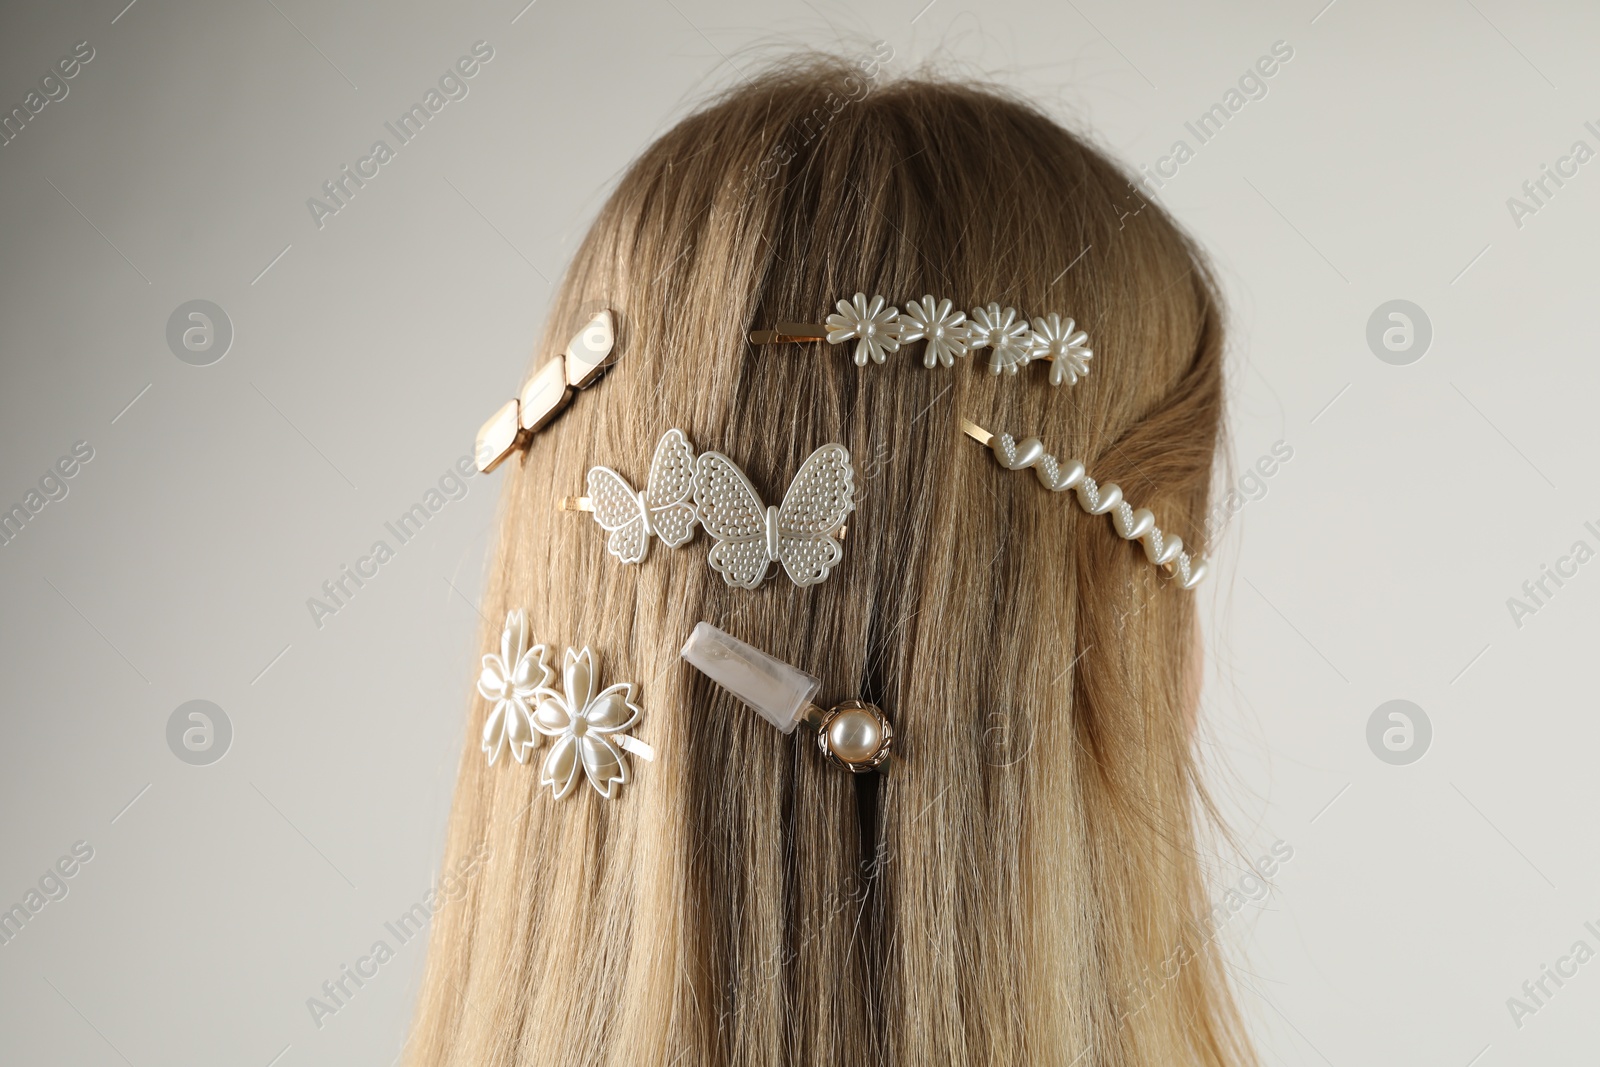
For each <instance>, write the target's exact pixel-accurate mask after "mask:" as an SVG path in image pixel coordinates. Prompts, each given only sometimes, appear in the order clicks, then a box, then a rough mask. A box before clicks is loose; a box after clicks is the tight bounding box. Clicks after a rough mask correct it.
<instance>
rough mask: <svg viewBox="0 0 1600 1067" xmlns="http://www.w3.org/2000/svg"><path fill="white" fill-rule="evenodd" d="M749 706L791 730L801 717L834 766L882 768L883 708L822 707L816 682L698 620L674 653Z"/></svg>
mask: <svg viewBox="0 0 1600 1067" xmlns="http://www.w3.org/2000/svg"><path fill="white" fill-rule="evenodd" d="M678 654H679V655H680V656H682V657H683V658H684V659H685V660H687V661H688V662H689V664H690V665H691V666H693V667H694V668H695V669H696V670H698V671H700V673H701V674H704V675H705V676H706V677H707V678H710V679H711V680H712V681H713V682H716V683H717V684H718V685H720V686H721V687H722V688H724V689H726V690H727V691H728V692H730V693H732V694H733V695H734V696H736V697H738V698H739V700H741V701H743V702H744V704H745V705H747V706H748V707H749V708H750V709H751V710H753V711H754V712H755V713H756V714H757V715H760V716H761V717H762V718H763V719H765V720H767V721H768V722H770V723H771V724H772V725H773V726H776V727H777V728H778V729H779V730H780V731H781V732H783V733H785V734H791V733H793V732H794V728H795V726H796V725H797V724H798V723H800V722H802V721H804V722H805V723H807V724H808V725H810V726H812V727H814V728H815V729H816V731H817V749H818V750H819V751H820V752H821V753H822V754H823V755H824V756H826V757H827V758H828V761H829V762H830V763H832V764H834V765H835V766H838V767H844V768H845V769H846V770H849V771H852V772H854V773H856V774H860V773H862V772H864V771H873V770H879V769H886V768H884V764H885V763H886V762H887V761H888V759H889V750H890V748H891V747H892V746H893V744H894V728H893V726H892V725H891V724H890V723H889V719H888V717H887V716H885V715H884V713H883V709H881V708H879V707H878V706H876V705H874V704H868V703H867V702H865V701H862V700H846V701H844V702H843V703H840V704H835V705H834V706H833V707H831V708H829V709H828V710H826V711H824V710H823V709H822V708H820V707H818V706H817V705H816V704H813V703H812V702H811V701H812V697H814V696H815V695H816V692H817V690H818V688H820V687H821V684H822V683H821V682H819V681H818V680H817V679H816V678H813V677H812V676H811V675H809V674H807V673H805V672H804V671H802V670H799V669H798V668H795V667H791V666H790V665H789V664H787V663H785V662H783V661H782V660H780V659H775V658H774V657H772V656H769V655H767V654H766V653H765V652H763V651H761V650H760V649H759V648H754V647H752V646H750V645H747V644H745V643H744V642H743V641H740V640H739V639H738V638H735V637H731V636H729V635H728V634H725V633H723V632H722V631H721V630H719V629H717V628H716V627H715V626H713V625H711V624H710V623H709V622H702V623H698V624H697V625H696V626H695V628H694V631H693V632H692V633H690V635H689V640H688V642H687V643H686V644H685V645H684V646H683V649H682V650H681V651H680V652H679V653H678Z"/></svg>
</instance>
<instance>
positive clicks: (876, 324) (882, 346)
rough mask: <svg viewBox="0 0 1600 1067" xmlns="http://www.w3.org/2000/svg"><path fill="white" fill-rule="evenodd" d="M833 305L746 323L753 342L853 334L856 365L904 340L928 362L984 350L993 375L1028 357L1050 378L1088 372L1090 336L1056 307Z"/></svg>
mask: <svg viewBox="0 0 1600 1067" xmlns="http://www.w3.org/2000/svg"><path fill="white" fill-rule="evenodd" d="M836 306H837V308H838V310H837V311H835V312H834V313H833V314H831V315H829V316H828V318H827V320H826V321H825V322H824V323H823V324H821V325H817V324H814V323H807V322H780V323H778V324H777V326H776V327H774V328H773V329H770V330H751V331H750V342H751V344H758V345H770V344H791V343H804V342H808V341H826V342H828V343H829V344H831V345H837V344H843V343H845V342H847V341H854V342H855V343H856V345H855V353H854V355H855V361H856V366H858V367H865V366H866V365H867V363H868V361H871V362H873V363H883V362H884V361H885V360H886V359H887V358H888V355H889V353H891V352H897V351H899V350H900V348H901V347H902V346H904V345H909V344H913V343H915V342H917V341H926V342H927V345H926V347H925V348H924V350H923V353H922V363H923V366H926V367H934V366H939V365H943V366H946V367H949V366H953V365H954V364H955V361H956V359H957V358H959V357H962V356H965V355H967V354H968V353H969V352H973V351H976V350H978V349H982V348H987V349H989V350H990V355H989V369H990V370H991V371H992V372H994V373H995V374H999V373H1000V372H1001V371H1005V372H1006V373H1008V374H1015V373H1017V371H1019V370H1020V369H1021V368H1022V367H1023V366H1025V365H1026V364H1029V363H1036V362H1040V361H1046V362H1049V363H1050V384H1051V385H1061V384H1062V383H1063V382H1064V383H1066V384H1067V385H1076V384H1078V381H1079V379H1081V378H1083V377H1084V376H1085V375H1087V374H1088V373H1089V361H1090V360H1091V359H1093V358H1094V351H1093V350H1092V349H1091V348H1090V347H1089V335H1088V334H1087V333H1085V332H1084V331H1082V330H1080V329H1078V325H1077V323H1076V322H1074V321H1073V320H1072V319H1071V318H1070V317H1065V318H1064V317H1063V316H1061V315H1059V314H1056V313H1054V312H1052V313H1050V314H1048V315H1044V316H1041V317H1039V318H1036V319H1031V320H1030V319H1026V318H1023V317H1021V316H1020V315H1019V314H1018V313H1017V309H1016V308H1011V307H1006V308H1003V307H1001V306H1000V305H999V304H989V305H988V306H986V307H980V308H976V309H974V310H973V312H972V317H971V319H968V318H967V316H966V314H965V313H963V312H960V311H956V310H954V304H953V303H952V302H951V301H949V300H945V299H936V298H935V297H933V296H931V295H928V296H924V297H923V298H922V299H921V300H920V301H918V300H913V301H911V302H910V303H909V304H907V305H906V311H905V314H904V315H902V314H901V313H900V311H899V309H898V308H896V307H894V306H892V305H890V304H889V303H888V302H887V301H886V300H884V298H883V297H881V296H876V295H875V296H873V297H872V298H871V299H870V300H869V299H868V298H867V295H866V294H865V293H857V294H856V295H855V296H854V297H852V298H851V299H849V300H841V301H839V302H838V304H837V305H836Z"/></svg>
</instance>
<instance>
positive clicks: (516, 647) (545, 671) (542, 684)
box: [478, 609, 656, 800]
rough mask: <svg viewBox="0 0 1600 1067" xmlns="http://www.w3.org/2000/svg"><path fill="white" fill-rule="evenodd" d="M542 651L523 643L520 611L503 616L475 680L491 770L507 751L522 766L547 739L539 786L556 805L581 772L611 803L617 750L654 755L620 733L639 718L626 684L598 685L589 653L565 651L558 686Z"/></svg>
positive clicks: (617, 776)
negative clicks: (483, 704)
mask: <svg viewBox="0 0 1600 1067" xmlns="http://www.w3.org/2000/svg"><path fill="white" fill-rule="evenodd" d="M547 651H548V650H547V649H546V647H545V646H544V645H542V644H541V645H534V644H530V638H529V636H528V616H527V612H525V611H522V610H520V609H519V610H517V611H512V612H510V613H508V614H507V615H506V625H505V629H504V630H503V631H502V632H501V635H500V652H499V653H498V654H496V653H493V652H491V653H489V654H488V655H486V656H484V657H483V673H482V674H481V675H479V677H478V692H479V693H481V694H482V695H483V697H484V699H485V700H491V701H493V702H494V706H493V708H492V709H491V710H490V712H489V717H488V718H487V719H486V720H485V721H484V725H483V743H482V744H483V751H484V754H485V755H487V756H488V757H489V763H490V765H491V766H492V765H493V764H494V762H495V760H496V759H497V758H499V756H500V753H501V752H503V751H507V750H509V751H510V753H511V755H512V757H513V758H515V759H516V761H517V762H518V763H522V762H524V761H525V760H526V759H527V755H528V750H529V749H531V748H533V747H534V746H535V745H536V744H537V743H538V740H539V737H540V735H543V736H546V737H553V738H555V743H554V744H553V745H552V746H551V749H550V753H549V755H547V756H546V757H545V761H544V766H543V768H542V769H541V771H540V774H539V784H540V785H541V786H544V785H548V786H549V787H550V789H551V792H552V794H553V795H554V796H555V798H556V799H557V800H559V799H561V798H562V797H564V796H566V795H567V794H568V793H569V792H571V790H572V787H573V785H575V784H576V783H577V781H578V769H579V768H580V767H581V768H582V769H583V777H584V778H585V779H587V780H588V782H589V784H590V785H591V786H593V787H594V790H595V792H597V793H599V794H600V795H601V796H602V797H604V798H605V799H607V800H610V799H611V798H612V797H614V796H616V792H617V788H616V787H617V786H618V785H620V784H623V783H626V782H627V781H628V763H627V760H625V759H624V758H623V756H622V753H623V752H630V753H632V754H633V755H635V756H638V757H639V758H640V759H643V760H654V759H655V758H656V757H655V749H653V748H651V747H650V746H649V745H648V744H646V743H645V742H643V741H641V740H639V739H638V738H636V737H633V736H631V735H629V734H627V733H625V732H624V731H626V730H628V729H630V728H632V727H633V726H634V725H636V724H637V723H638V721H639V719H640V717H641V716H642V715H643V714H644V712H643V709H641V708H640V707H639V706H638V705H636V704H635V703H634V702H633V683H631V682H617V683H615V684H613V685H610V686H606V687H605V688H601V687H600V685H599V681H598V674H599V671H598V669H597V668H596V666H595V656H594V654H593V653H592V652H591V651H590V650H589V649H588V647H587V646H585V647H584V649H583V650H582V651H581V652H575V651H573V650H572V649H571V648H568V649H567V652H566V658H565V660H564V662H563V663H562V670H561V687H560V688H559V689H558V688H556V687H555V685H554V683H555V681H556V674H555V672H554V671H552V670H551V669H550V664H549V662H548V660H547V658H546V656H547Z"/></svg>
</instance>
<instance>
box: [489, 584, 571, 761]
mask: <svg viewBox="0 0 1600 1067" xmlns="http://www.w3.org/2000/svg"><path fill="white" fill-rule="evenodd" d="M545 654H546V650H545V647H544V646H543V645H532V646H530V645H529V643H528V613H527V612H525V611H522V610H520V609H518V610H517V611H512V612H509V613H507V615H506V625H505V629H504V630H503V631H501V634H500V652H499V654H496V653H493V652H490V653H489V654H488V655H486V656H484V657H483V673H482V674H480V675H478V692H479V693H480V694H482V696H483V698H484V699H485V700H490V701H493V702H494V707H493V708H492V709H491V710H490V712H489V717H488V718H487V719H485V720H484V722H483V752H484V755H486V756H488V757H489V763H490V764H491V765H492V764H493V763H494V761H495V760H497V759H499V758H500V753H502V752H505V751H509V752H510V753H511V757H512V758H513V759H515V760H516V761H517V762H518V763H521V762H522V761H523V760H524V759H525V758H526V757H527V755H528V749H529V748H530V747H531V746H532V745H533V743H534V741H535V740H536V739H537V738H536V735H535V734H534V731H533V703H534V700H535V694H536V693H537V692H538V690H539V687H540V686H545V685H549V684H550V681H551V679H553V678H554V677H555V674H554V672H552V671H551V670H550V664H549V663H548V662H546V660H545Z"/></svg>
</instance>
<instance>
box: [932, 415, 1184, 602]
mask: <svg viewBox="0 0 1600 1067" xmlns="http://www.w3.org/2000/svg"><path fill="white" fill-rule="evenodd" d="M961 429H962V431H963V432H964V433H965V434H966V435H967V436H968V437H970V438H972V439H973V440H974V441H976V442H978V443H979V444H980V445H988V446H989V450H990V451H991V452H993V453H994V458H995V459H997V460H999V461H1000V465H1001V466H1002V467H1004V468H1006V469H1007V470H1013V471H1020V470H1027V469H1028V468H1029V467H1032V468H1033V469H1034V474H1036V475H1037V476H1038V478H1039V484H1040V485H1043V486H1044V487H1045V488H1046V489H1048V490H1050V491H1051V492H1053V493H1059V492H1062V491H1064V490H1067V489H1072V490H1074V491H1075V495H1076V496H1077V498H1078V506H1079V507H1080V508H1082V509H1083V510H1084V511H1087V512H1088V513H1089V514H1091V515H1110V516H1111V523H1112V525H1113V526H1114V527H1115V528H1116V531H1117V533H1118V534H1119V535H1120V536H1121V537H1122V538H1123V539H1125V540H1128V541H1140V542H1142V543H1143V544H1144V554H1145V557H1146V558H1147V559H1149V560H1150V562H1151V563H1154V564H1155V565H1156V566H1158V567H1160V568H1162V569H1163V570H1165V571H1166V572H1167V573H1168V574H1170V575H1173V576H1174V577H1175V578H1176V579H1177V581H1178V585H1179V586H1181V587H1182V588H1184V589H1193V588H1194V587H1195V586H1197V585H1199V584H1200V583H1201V581H1203V580H1204V579H1205V576H1206V561H1205V560H1204V559H1202V558H1200V557H1198V556H1190V555H1189V553H1187V552H1185V551H1184V550H1183V538H1181V537H1178V536H1176V535H1168V534H1166V533H1163V532H1162V531H1161V529H1160V528H1159V527H1158V526H1156V517H1155V515H1154V514H1152V513H1151V511H1150V509H1149V508H1137V509H1136V508H1134V507H1133V506H1132V505H1131V504H1129V503H1128V502H1127V501H1126V500H1124V499H1123V498H1122V489H1121V487H1120V486H1117V485H1115V484H1111V485H1100V484H1098V483H1097V482H1096V481H1095V480H1094V479H1093V478H1091V477H1089V474H1088V472H1087V471H1086V470H1084V466H1083V462H1082V461H1081V460H1076V459H1074V460H1069V461H1068V462H1066V463H1062V462H1061V461H1060V460H1058V459H1056V458H1055V457H1054V456H1052V455H1050V454H1049V453H1048V452H1046V451H1045V450H1044V444H1043V443H1042V442H1041V441H1040V440H1039V439H1038V438H1037V437H1027V438H1024V439H1023V440H1021V441H1017V440H1016V439H1014V438H1013V437H1012V436H1011V435H1010V434H1008V433H1002V434H993V433H990V432H989V431H988V430H985V429H984V428H983V427H982V426H979V425H978V424H977V423H974V422H969V421H967V420H966V419H962V420H961Z"/></svg>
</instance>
